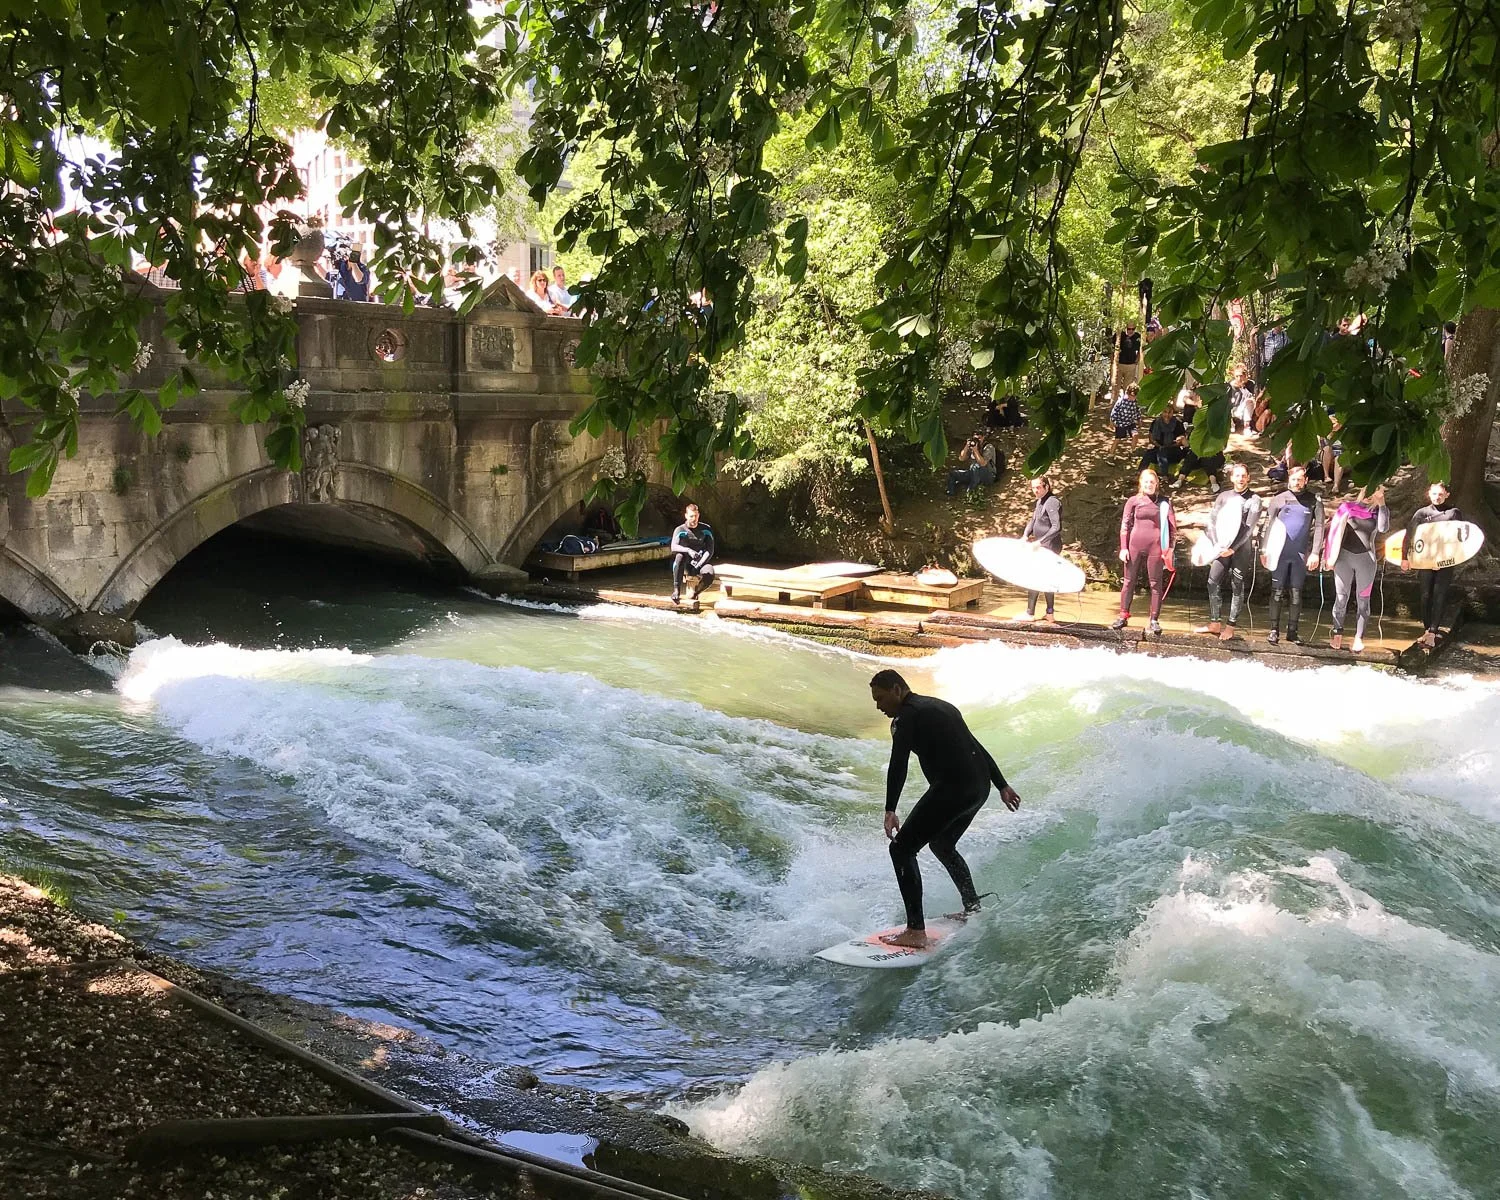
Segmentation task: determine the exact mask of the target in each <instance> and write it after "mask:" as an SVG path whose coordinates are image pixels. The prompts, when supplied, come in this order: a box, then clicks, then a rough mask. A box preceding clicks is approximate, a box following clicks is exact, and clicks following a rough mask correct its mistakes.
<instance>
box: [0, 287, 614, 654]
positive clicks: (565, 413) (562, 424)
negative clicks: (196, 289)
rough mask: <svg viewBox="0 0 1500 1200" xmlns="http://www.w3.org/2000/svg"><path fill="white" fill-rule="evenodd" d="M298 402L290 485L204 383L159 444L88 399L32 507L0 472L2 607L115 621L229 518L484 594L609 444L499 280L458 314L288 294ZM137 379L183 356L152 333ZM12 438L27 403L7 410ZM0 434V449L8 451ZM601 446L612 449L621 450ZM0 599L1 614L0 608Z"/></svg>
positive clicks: (561, 323)
mask: <svg viewBox="0 0 1500 1200" xmlns="http://www.w3.org/2000/svg"><path fill="white" fill-rule="evenodd" d="M296 303H297V310H296V311H297V318H298V322H299V325H300V331H299V335H298V356H299V373H300V375H301V376H302V377H303V378H305V379H306V380H307V381H308V382H309V384H310V385H311V392H310V395H309V397H308V400H307V434H306V438H305V443H304V456H305V459H306V464H305V467H304V469H303V470H302V471H301V472H300V473H292V472H289V471H284V470H281V469H279V468H277V467H275V466H274V465H272V464H271V462H270V461H269V460H268V459H267V457H266V453H265V449H264V446H263V444H262V443H263V438H264V434H265V429H264V428H263V427H256V426H246V425H242V424H241V423H240V421H239V420H238V419H237V418H236V417H235V416H234V415H233V413H232V412H231V403H232V402H233V400H234V398H235V394H234V393H233V392H232V391H230V390H227V389H223V388H220V389H218V390H215V388H214V387H213V386H212V384H210V385H209V386H208V387H207V388H205V390H204V391H202V392H200V393H198V394H197V395H195V396H192V397H189V398H187V399H184V400H183V401H181V402H180V403H179V404H178V406H177V407H175V408H173V409H171V410H170V411H168V412H167V413H165V414H164V422H165V427H164V429H163V431H162V432H161V433H160V434H159V435H158V436H155V437H146V436H144V435H143V434H141V433H139V432H137V431H136V430H134V429H133V428H132V427H131V426H130V425H129V423H128V422H127V421H126V420H125V419H124V418H122V417H116V416H115V415H114V413H113V405H112V403H111V402H110V401H109V400H108V398H104V399H101V400H98V401H89V400H88V399H87V398H85V401H84V403H85V410H84V418H83V425H82V431H81V436H80V439H79V446H78V454H77V456H76V457H74V458H72V459H67V460H64V461H63V462H62V463H61V465H60V466H59V467H58V471H57V476H56V479H55V481H54V482H53V485H52V488H51V490H50V491H49V492H48V493H47V495H45V496H43V497H42V498H40V499H37V500H29V499H27V497H26V494H25V481H24V479H23V477H21V476H19V475H9V474H5V475H3V476H0V600H3V601H4V602H6V603H7V604H8V605H9V606H11V607H13V608H16V609H19V610H20V611H21V612H22V613H23V614H24V615H26V616H27V617H30V618H32V619H33V620H37V621H40V622H42V623H44V624H47V625H50V626H53V627H64V626H66V625H68V623H69V622H70V621H71V622H75V623H76V622H77V621H78V620H79V619H80V618H82V617H83V616H84V615H85V614H90V613H98V614H106V615H113V616H119V617H128V616H130V615H131V614H132V613H133V612H134V610H135V608H136V606H137V605H138V604H139V603H140V602H141V600H142V599H143V598H144V597H145V596H146V594H147V593H148V592H150V590H151V589H152V588H153V587H154V586H155V585H156V583H157V582H158V581H159V580H160V579H161V578H162V577H163V576H164V575H166V573H167V572H168V571H170V570H171V569H172V567H173V566H174V565H175V564H176V563H178V562H179V561H181V560H182V559H183V558H184V557H185V556H186V555H187V554H189V553H191V552H192V551H193V550H194V549H195V548H196V547H198V546H199V545H201V544H202V543H203V542H205V541H206V540H207V539H209V538H210V537H212V536H213V535H214V534H216V533H218V532H219V531H220V530H222V529H225V528H227V527H228V526H230V525H234V524H236V523H239V522H245V523H247V524H249V525H251V526H252V527H255V526H259V527H262V528H277V529H281V530H286V531H293V532H298V533H301V534H303V535H305V536H310V537H315V538H319V539H321V540H328V541H333V542H338V543H342V544H349V545H357V546H368V547H372V548H379V549H383V550H386V551H401V552H404V553H406V554H409V555H415V556H417V557H419V558H421V559H423V560H424V561H426V562H428V563H429V564H432V565H435V566H442V567H446V568H447V569H449V570H450V571H451V572H453V573H454V574H461V575H463V576H466V577H469V578H477V579H480V580H483V581H487V582H490V583H493V584H497V585H499V586H504V585H505V583H506V582H507V581H516V580H518V579H519V577H520V573H519V571H518V570H517V568H518V567H519V566H520V564H521V563H522V561H523V560H524V559H525V558H526V556H527V555H528V554H529V553H530V551H531V549H532V548H533V546H534V545H535V544H536V542H537V540H538V539H539V537H540V536H541V534H542V533H543V531H545V530H546V529H547V527H548V526H549V525H551V524H552V523H553V522H554V521H555V520H557V519H558V518H559V517H560V516H562V515H564V514H565V513H567V512H568V510H569V509H570V508H572V507H574V506H576V505H577V504H578V502H579V500H580V499H581V498H582V497H583V496H584V494H585V493H586V492H587V491H588V489H589V487H590V486H591V485H592V484H593V481H594V479H595V477H596V475H597V471H598V464H599V459H600V457H601V456H602V454H603V453H604V451H605V450H606V449H607V447H608V445H609V444H611V443H610V442H609V441H608V440H604V439H600V440H596V439H594V438H591V437H588V436H587V435H580V436H579V437H576V438H575V437H573V436H571V435H570V434H569V432H568V424H569V422H570V421H571V420H572V418H573V417H574V416H575V415H576V414H577V413H578V412H579V411H580V410H581V409H582V407H583V406H584V404H585V403H586V402H587V398H588V379H587V376H586V375H585V374H584V373H583V372H582V371H580V370H578V369H577V368H576V367H575V366H574V363H573V351H574V347H575V345H576V343H577V338H578V331H579V326H578V323H577V322H575V321H570V320H567V319H565V318H557V317H546V316H543V315H541V314H540V313H538V312H536V311H535V309H533V308H531V306H530V304H529V303H528V302H527V301H526V300H525V298H524V297H523V296H522V295H521V293H520V291H519V289H517V288H515V286H514V285H513V284H511V283H510V282H509V281H508V280H501V281H500V282H499V283H497V284H496V285H494V286H493V287H492V288H491V289H490V291H489V292H488V293H487V294H486V296H485V297H484V299H483V300H482V301H481V302H480V303H479V304H478V305H476V306H475V308H474V309H473V310H472V311H471V312H469V313H468V314H466V315H464V316H459V315H457V314H455V313H453V312H451V311H449V310H444V309H417V310H416V311H415V312H413V313H410V314H403V313H402V311H401V310H400V309H399V308H396V307H389V306H385V305H379V304H355V303H351V302H342V301H336V300H328V299H318V298H308V297H304V298H302V299H300V300H298V301H297V302H296ZM161 329H162V312H161V310H160V308H158V311H157V314H156V316H155V318H154V320H153V321H152V322H150V323H149V327H148V328H147V329H146V330H144V331H143V332H144V334H145V336H147V337H148V338H149V340H150V341H151V343H152V345H153V348H154V352H153V355H152V359H151V363H150V365H149V366H148V367H147V369H146V371H145V372H144V373H143V374H142V375H141V376H140V377H139V378H138V380H137V381H136V382H138V383H140V384H142V385H155V384H159V383H160V382H161V381H162V379H163V378H165V376H166V374H167V372H168V371H169V370H171V369H172V368H173V367H174V366H175V365H176V364H177V363H178V362H180V361H181V357H180V355H179V354H178V353H177V352H176V350H175V348H174V347H172V346H171V345H170V343H168V342H167V341H165V340H164V339H163V337H162V333H161ZM4 415H5V416H6V417H7V418H8V421H9V423H10V424H11V425H12V426H16V425H20V426H22V427H24V424H25V422H26V420H27V417H28V413H27V410H24V409H22V408H20V407H19V406H17V405H15V404H13V403H12V404H11V405H9V406H7V409H6V411H5V414H4ZM4 442H5V438H4V436H3V430H0V454H3V453H6V452H8V447H7V446H5V445H4ZM613 444H615V445H618V444H619V443H618V441H617V440H616V441H614V442H613ZM0 607H4V606H3V605H0Z"/></svg>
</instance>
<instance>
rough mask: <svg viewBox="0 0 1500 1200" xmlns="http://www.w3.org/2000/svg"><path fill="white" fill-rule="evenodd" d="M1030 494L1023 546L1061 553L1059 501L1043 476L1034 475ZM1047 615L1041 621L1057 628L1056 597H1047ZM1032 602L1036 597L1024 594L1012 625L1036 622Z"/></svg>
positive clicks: (1050, 484)
mask: <svg viewBox="0 0 1500 1200" xmlns="http://www.w3.org/2000/svg"><path fill="white" fill-rule="evenodd" d="M1031 494H1032V495H1033V496H1035V497H1036V507H1035V508H1033V509H1032V510H1031V520H1029V521H1027V522H1026V528H1025V529H1023V530H1021V540H1022V541H1023V542H1035V543H1036V544H1037V545H1038V546H1041V547H1042V548H1043V549H1044V550H1050V551H1052V553H1053V554H1061V553H1062V501H1061V500H1059V499H1058V498H1057V495H1056V494H1055V493H1054V492H1053V491H1052V480H1050V479H1049V478H1047V476H1045V475H1038V476H1037V477H1036V478H1035V479H1033V480H1032V481H1031ZM1046 595H1047V615H1046V617H1045V618H1044V619H1045V620H1046V622H1047V624H1049V625H1056V624H1057V614H1056V612H1055V609H1056V607H1057V593H1056V592H1048V593H1047V594H1046ZM1036 598H1037V593H1036V592H1032V591H1028V592H1027V593H1026V611H1025V612H1024V613H1017V614H1016V615H1015V616H1014V617H1012V618H1011V620H1013V621H1019V622H1026V621H1035V620H1036Z"/></svg>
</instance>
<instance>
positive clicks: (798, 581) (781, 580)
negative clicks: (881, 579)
mask: <svg viewBox="0 0 1500 1200" xmlns="http://www.w3.org/2000/svg"><path fill="white" fill-rule="evenodd" d="M719 590H720V591H721V592H723V593H724V595H725V596H727V597H729V598H731V599H738V598H742V597H744V596H747V595H748V596H751V597H757V596H760V597H768V598H771V599H774V600H775V601H776V603H778V604H791V603H792V602H793V600H811V601H812V606H813V607H814V608H826V607H827V606H828V602H829V601H830V600H842V601H843V602H844V607H845V608H853V607H854V603H855V601H856V600H858V599H859V597H860V596H862V595H863V594H864V590H865V581H864V580H863V579H845V578H838V579H809V578H807V577H805V576H798V575H784V574H778V573H776V572H772V571H765V572H761V571H756V572H755V575H754V577H753V578H748V579H746V578H732V577H728V576H726V575H724V574H723V573H722V572H721V573H720V574H719Z"/></svg>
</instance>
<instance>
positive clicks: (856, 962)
mask: <svg viewBox="0 0 1500 1200" xmlns="http://www.w3.org/2000/svg"><path fill="white" fill-rule="evenodd" d="M965 927H966V923H965V922H963V921H953V920H950V919H949V918H947V917H929V918H928V919H927V945H925V946H923V947H922V948H921V949H920V950H917V949H913V948H911V947H909V946H892V945H891V944H890V943H889V942H882V941H881V940H880V938H881V935H882V934H893V933H900V932H901V931H902V930H903V929H905V928H906V926H905V925H893V926H891V928H889V929H881V930H878V931H877V932H875V933H868V934H865V936H864V937H857V938H850V939H849V940H848V941H845V942H838V943H836V944H834V945H832V946H829V947H828V949H826V950H819V951H818V952H817V954H815V955H813V957H814V958H821V959H826V960H827V961H828V962H831V963H838V964H839V965H840V966H841V967H868V968H873V969H876V970H882V969H889V968H892V967H920V966H921V965H922V964H923V963H925V962H930V961H932V959H933V958H935V957H936V956H937V955H938V954H940V953H941V952H942V951H944V950H946V949H948V947H949V946H950V945H951V944H952V939H953V937H954V935H955V934H958V933H960V932H962V931H963V929H964V928H965Z"/></svg>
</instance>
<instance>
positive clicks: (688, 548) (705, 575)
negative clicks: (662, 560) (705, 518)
mask: <svg viewBox="0 0 1500 1200" xmlns="http://www.w3.org/2000/svg"><path fill="white" fill-rule="evenodd" d="M713 556H714V531H713V530H712V529H710V528H709V527H708V526H707V525H705V524H704V523H703V522H702V521H699V522H698V524H697V525H696V526H689V525H688V524H687V523H686V522H684V523H683V524H681V525H679V526H678V527H677V528H676V529H674V530H673V531H672V599H674V600H675V599H677V597H678V596H679V595H681V594H682V577H683V576H684V575H696V576H697V577H698V586H697V587H696V588H694V589H693V595H694V596H696V595H697V594H698V593H699V592H701V591H702V590H703V589H704V588H706V587H707V586H708V585H709V584H710V583H711V582H712V581H713V577H714V568H713V561H712V560H713Z"/></svg>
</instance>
